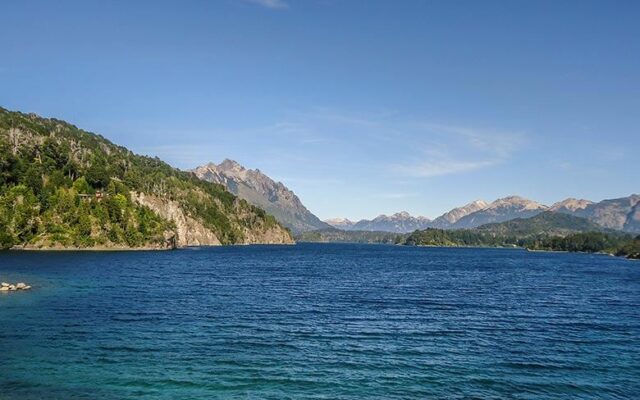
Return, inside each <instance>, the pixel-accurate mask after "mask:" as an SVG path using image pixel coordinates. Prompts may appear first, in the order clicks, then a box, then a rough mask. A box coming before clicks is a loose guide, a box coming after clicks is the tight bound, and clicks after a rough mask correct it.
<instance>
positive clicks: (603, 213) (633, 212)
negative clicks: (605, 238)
mask: <svg viewBox="0 0 640 400" xmlns="http://www.w3.org/2000/svg"><path fill="white" fill-rule="evenodd" d="M572 200H573V199H567V200H564V201H562V202H559V203H556V204H554V205H553V206H552V208H554V209H556V210H557V211H558V212H561V213H565V214H571V215H575V216H577V217H583V218H588V219H590V220H591V221H593V222H595V223H597V224H598V225H601V226H603V227H605V228H610V229H617V230H624V231H626V232H632V233H640V195H637V194H632V195H631V196H628V197H621V198H618V199H610V200H603V201H601V202H598V203H593V202H588V203H582V204H581V206H580V207H575V208H572V207H566V206H565V204H566V203H567V202H569V203H571V202H572ZM583 202H585V201H584V200H583Z"/></svg>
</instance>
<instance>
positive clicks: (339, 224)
mask: <svg viewBox="0 0 640 400" xmlns="http://www.w3.org/2000/svg"><path fill="white" fill-rule="evenodd" d="M324 223H326V224H329V225H331V226H333V227H334V228H338V229H342V230H345V231H348V230H351V228H353V225H355V222H353V221H351V220H349V219H347V218H331V219H326V220H324Z"/></svg>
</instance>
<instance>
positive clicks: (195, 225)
mask: <svg viewBox="0 0 640 400" xmlns="http://www.w3.org/2000/svg"><path fill="white" fill-rule="evenodd" d="M291 242H292V238H291V235H290V234H289V232H288V231H286V230H285V229H284V228H282V227H281V226H280V225H279V224H278V223H277V221H276V220H275V219H274V218H273V217H271V216H269V215H267V214H266V213H265V212H264V211H263V210H261V209H259V208H257V207H254V206H251V205H250V204H248V203H247V202H246V201H244V200H240V199H238V198H236V197H235V196H234V195H232V194H231V193H229V192H227V191H226V190H225V189H224V188H223V187H222V186H220V185H215V184H211V183H207V182H204V181H201V180H200V179H198V178H197V177H196V176H195V175H193V174H191V173H188V172H183V171H180V170H177V169H175V168H172V167H171V166H169V165H168V164H166V163H164V162H162V161H160V160H159V159H158V158H150V157H144V156H139V155H136V154H133V153H132V152H131V151H129V150H127V149H126V148H124V147H121V146H117V145H115V144H113V143H111V142H109V141H108V140H106V139H105V138H103V137H102V136H100V135H96V134H92V133H89V132H86V131H83V130H81V129H78V128H77V127H75V126H73V125H71V124H69V123H66V122H64V121H60V120H56V119H47V118H41V117H38V116H36V115H34V114H23V113H19V112H10V111H7V110H5V109H3V108H0V248H8V247H16V246H20V247H28V248H133V247H143V248H167V247H173V246H189V245H216V244H232V243H291Z"/></svg>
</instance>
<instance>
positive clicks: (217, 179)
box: [192, 159, 329, 234]
mask: <svg viewBox="0 0 640 400" xmlns="http://www.w3.org/2000/svg"><path fill="white" fill-rule="evenodd" d="M192 172H193V173H195V174H196V176H197V177H198V178H200V179H202V180H205V181H207V182H213V183H218V184H220V185H223V186H224V187H225V188H226V189H227V190H228V191H229V192H231V193H233V194H234V195H236V196H238V197H240V198H241V199H244V200H246V201H247V202H249V203H250V204H253V205H254V206H256V207H260V208H262V209H264V210H265V211H267V212H268V213H269V214H271V215H273V216H274V217H275V218H276V219H277V220H278V222H280V223H281V224H283V225H284V226H286V227H287V228H289V229H291V230H292V231H293V232H294V233H296V234H297V233H301V232H307V231H312V230H317V229H325V228H328V227H329V225H328V224H326V223H324V222H322V221H320V219H319V218H318V217H316V216H315V215H313V214H312V213H311V212H310V211H309V210H308V209H307V208H306V207H305V206H304V205H303V204H302V202H301V201H300V199H299V198H298V196H296V194H295V193H294V192H293V191H291V190H290V189H289V188H287V187H286V186H285V185H284V184H283V183H282V182H276V181H274V180H273V179H271V178H270V177H268V176H267V175H265V174H264V173H262V172H261V171H260V170H259V169H247V168H245V167H244V166H242V165H240V164H239V163H238V162H236V161H233V160H230V159H225V160H224V161H223V162H221V163H220V164H215V163H209V164H206V165H203V166H200V167H197V168H195V169H194V170H192Z"/></svg>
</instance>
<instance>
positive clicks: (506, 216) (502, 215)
mask: <svg viewBox="0 0 640 400" xmlns="http://www.w3.org/2000/svg"><path fill="white" fill-rule="evenodd" d="M547 208H548V207H547V206H544V205H542V204H540V203H537V202H535V201H532V200H528V199H525V198H523V197H520V196H509V197H504V198H501V199H498V200H496V201H494V202H493V203H491V204H489V205H488V206H487V207H485V208H483V209H480V210H478V211H476V212H473V213H470V214H468V215H465V216H464V217H462V218H460V219H459V220H458V221H456V222H455V223H454V224H452V225H451V228H453V229H469V228H475V227H478V226H480V225H485V224H490V223H494V222H504V221H509V220H512V219H515V218H529V217H533V216H534V215H536V214H539V213H541V212H542V211H545V210H546V209H547Z"/></svg>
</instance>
